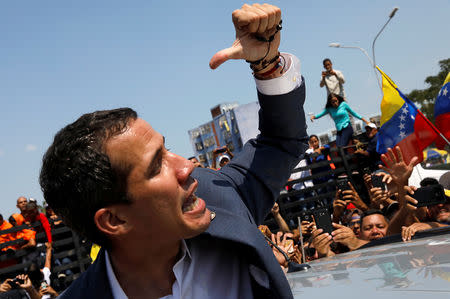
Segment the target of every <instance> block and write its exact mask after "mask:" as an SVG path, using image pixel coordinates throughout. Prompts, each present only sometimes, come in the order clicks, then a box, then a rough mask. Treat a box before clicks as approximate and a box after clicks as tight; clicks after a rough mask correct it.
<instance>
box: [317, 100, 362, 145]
mask: <svg viewBox="0 0 450 299" xmlns="http://www.w3.org/2000/svg"><path fill="white" fill-rule="evenodd" d="M349 113H350V114H352V115H353V116H354V117H356V118H358V119H361V120H362V121H363V122H365V123H366V125H367V124H369V122H368V121H367V120H366V119H364V118H363V117H361V116H360V115H359V114H358V113H356V112H355V111H353V110H352V108H350V106H349V105H348V104H347V103H346V102H345V101H344V99H343V98H342V97H341V96H339V95H336V94H333V93H330V94H329V95H328V99H327V104H326V105H325V109H324V110H323V111H322V112H320V113H319V114H316V115H312V116H311V121H314V120H315V119H318V118H321V117H322V116H324V115H326V114H329V115H330V116H331V118H332V119H333V121H334V124H335V125H336V130H337V134H336V145H337V146H346V145H348V144H349V141H350V139H351V138H352V135H353V128H352V126H351V124H350V116H349V115H348V114H349Z"/></svg>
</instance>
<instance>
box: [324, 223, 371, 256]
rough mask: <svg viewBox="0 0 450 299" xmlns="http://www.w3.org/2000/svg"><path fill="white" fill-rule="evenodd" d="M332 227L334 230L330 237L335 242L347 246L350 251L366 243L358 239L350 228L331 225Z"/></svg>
mask: <svg viewBox="0 0 450 299" xmlns="http://www.w3.org/2000/svg"><path fill="white" fill-rule="evenodd" d="M333 227H334V228H336V230H334V231H333V232H332V233H331V235H332V236H333V240H334V241H335V242H339V243H341V244H344V245H345V246H347V247H348V248H349V249H350V250H355V249H357V248H359V247H361V246H362V245H364V244H365V243H367V242H364V241H362V240H360V239H358V238H357V237H356V235H355V233H354V232H353V230H352V229H351V228H350V227H347V226H344V225H341V224H337V223H333Z"/></svg>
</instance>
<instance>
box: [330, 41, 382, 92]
mask: <svg viewBox="0 0 450 299" xmlns="http://www.w3.org/2000/svg"><path fill="white" fill-rule="evenodd" d="M328 46H329V47H332V48H343V49H358V50H360V51H361V52H363V53H364V55H366V57H367V59H368V60H369V62H370V65H371V66H372V68H373V71H374V73H375V78H376V79H377V83H378V86H379V87H380V90H381V93H383V89H382V88H381V83H380V81H379V79H378V73H377V71H376V69H375V63H374V62H373V60H372V59H370V56H369V54H367V51H366V50H364V49H363V48H361V47H357V46H344V45H341V44H340V43H330V44H329V45H328Z"/></svg>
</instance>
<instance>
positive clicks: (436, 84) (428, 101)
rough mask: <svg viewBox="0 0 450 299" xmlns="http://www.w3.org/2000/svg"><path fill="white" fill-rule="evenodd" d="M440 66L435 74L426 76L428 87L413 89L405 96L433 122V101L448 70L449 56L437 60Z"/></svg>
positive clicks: (449, 68)
mask: <svg viewBox="0 0 450 299" xmlns="http://www.w3.org/2000/svg"><path fill="white" fill-rule="evenodd" d="M439 67H440V68H441V69H440V71H439V73H438V74H437V75H436V76H428V77H427V78H426V79H425V83H426V84H427V85H428V88H425V89H414V90H413V91H411V92H410V93H409V94H407V95H406V96H407V97H408V98H409V99H410V100H411V101H413V102H415V103H416V104H417V106H418V107H419V109H420V111H422V112H423V114H425V116H426V117H427V118H428V119H429V120H431V121H432V122H433V123H434V101H435V100H436V97H437V94H438V93H439V90H441V87H442V84H443V83H444V80H445V77H446V76H447V74H448V73H449V72H450V58H448V59H444V60H441V61H439Z"/></svg>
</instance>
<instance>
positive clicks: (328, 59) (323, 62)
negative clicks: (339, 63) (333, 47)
mask: <svg viewBox="0 0 450 299" xmlns="http://www.w3.org/2000/svg"><path fill="white" fill-rule="evenodd" d="M327 61H329V62H330V63H332V62H331V60H330V58H325V59H324V60H323V61H322V64H325V62H327Z"/></svg>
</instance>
